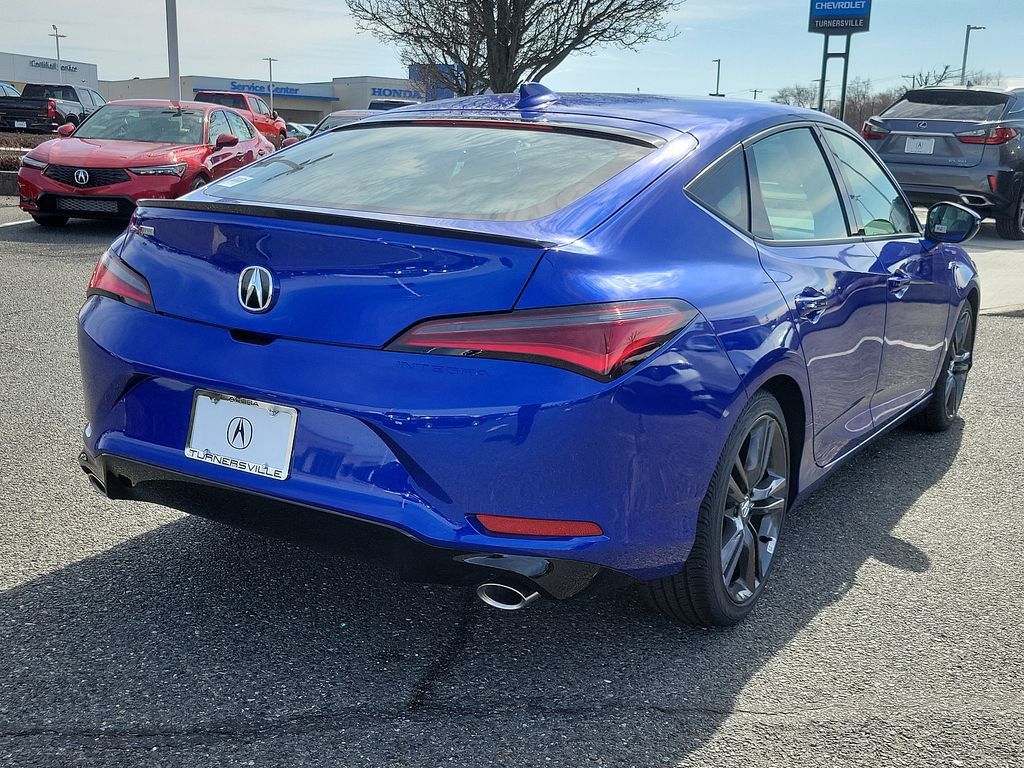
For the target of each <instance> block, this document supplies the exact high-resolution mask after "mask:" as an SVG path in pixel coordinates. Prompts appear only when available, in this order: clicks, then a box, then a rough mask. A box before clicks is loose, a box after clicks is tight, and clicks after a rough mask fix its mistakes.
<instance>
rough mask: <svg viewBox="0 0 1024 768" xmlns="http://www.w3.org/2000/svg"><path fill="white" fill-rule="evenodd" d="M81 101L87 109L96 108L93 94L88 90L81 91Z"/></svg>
mask: <svg viewBox="0 0 1024 768" xmlns="http://www.w3.org/2000/svg"><path fill="white" fill-rule="evenodd" d="M79 101H81V102H82V105H83V106H86V107H92V106H94V102H93V100H92V92H91V91H88V90H86V89H84V88H83V89H82V91H81V96H80V97H79Z"/></svg>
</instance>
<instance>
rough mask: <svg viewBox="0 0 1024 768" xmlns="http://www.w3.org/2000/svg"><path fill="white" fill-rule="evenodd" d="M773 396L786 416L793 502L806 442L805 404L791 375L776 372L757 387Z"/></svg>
mask: <svg viewBox="0 0 1024 768" xmlns="http://www.w3.org/2000/svg"><path fill="white" fill-rule="evenodd" d="M758 391H764V392H767V393H768V394H770V395H771V396H772V397H774V398H775V399H776V400H777V401H778V403H779V405H780V406H781V407H782V413H783V415H784V416H785V417H786V430H787V432H788V438H789V468H790V473H791V474H790V477H791V478H792V480H793V481H792V482H791V483H790V485H789V502H790V504H792V503H793V501H794V499H796V495H797V493H798V492H799V486H800V467H801V466H802V463H803V452H804V447H805V445H806V443H807V426H808V419H807V415H808V414H807V404H806V402H805V398H804V393H803V390H801V389H800V384H799V383H798V382H797V380H796V379H794V378H793V377H792V376H788V375H786V374H778V375H775V376H773V377H772V378H770V379H768V380H767V381H765V382H764V383H763V384H761V386H760V387H759V388H758Z"/></svg>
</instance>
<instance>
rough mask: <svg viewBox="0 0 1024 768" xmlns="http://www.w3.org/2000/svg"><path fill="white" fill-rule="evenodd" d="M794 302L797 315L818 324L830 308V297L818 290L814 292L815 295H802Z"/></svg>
mask: <svg viewBox="0 0 1024 768" xmlns="http://www.w3.org/2000/svg"><path fill="white" fill-rule="evenodd" d="M812 290H813V289H812ZM794 301H795V303H796V311H797V314H798V315H800V317H802V318H804V319H805V320H810V321H811V322H812V323H816V322H818V320H820V319H821V316H822V315H823V314H824V313H825V309H826V308H827V307H828V297H827V296H826V295H825V294H824V293H822V292H821V291H818V290H814V292H813V293H801V294H800V295H799V296H797V297H796V299H795V300H794Z"/></svg>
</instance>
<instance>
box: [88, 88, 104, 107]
mask: <svg viewBox="0 0 1024 768" xmlns="http://www.w3.org/2000/svg"><path fill="white" fill-rule="evenodd" d="M89 93H90V94H92V103H93V104H95V105H96V106H97V107H102V106H103V105H104V104H106V103H107V100H106V99H104V98H103V97H102V96H100V95H99V94H98V93H96V91H89Z"/></svg>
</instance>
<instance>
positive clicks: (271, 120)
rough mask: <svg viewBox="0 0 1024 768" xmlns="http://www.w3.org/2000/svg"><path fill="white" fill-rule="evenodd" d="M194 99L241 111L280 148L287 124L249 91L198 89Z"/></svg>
mask: <svg viewBox="0 0 1024 768" xmlns="http://www.w3.org/2000/svg"><path fill="white" fill-rule="evenodd" d="M195 101H205V102H207V103H210V104H220V105H221V106H222V107H231V108H232V109H234V110H236V111H238V112H241V113H242V115H244V116H245V118H246V119H247V120H248V121H249V122H250V123H252V124H253V125H255V126H256V130H258V131H259V132H260V133H262V134H263V135H264V136H266V137H267V138H268V139H270V141H271V142H273V144H274V146H275V147H277V148H278V149H280V148H281V142H283V141H284V140H285V137H286V136H287V135H288V126H287V124H286V123H285V121H284V120H283V119H282V118H280V117H278V115H277V112H275V111H274V110H272V109H271V108H270V107H268V106H267V102H265V101H264V100H263V99H261V98H260V97H259V96H253V95H252V94H251V93H235V92H234V91H199V92H198V93H197V94H196V97H195Z"/></svg>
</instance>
